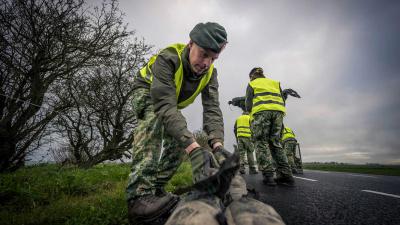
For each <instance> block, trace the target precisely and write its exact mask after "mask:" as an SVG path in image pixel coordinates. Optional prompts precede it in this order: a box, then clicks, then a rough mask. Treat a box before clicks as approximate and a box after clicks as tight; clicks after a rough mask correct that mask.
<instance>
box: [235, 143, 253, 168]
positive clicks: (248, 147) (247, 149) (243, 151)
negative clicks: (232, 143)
mask: <svg viewBox="0 0 400 225" xmlns="http://www.w3.org/2000/svg"><path fill="white" fill-rule="evenodd" d="M237 148H238V151H239V155H240V167H241V168H244V165H245V164H246V155H247V162H248V164H249V169H250V170H256V160H255V159H254V154H253V153H254V146H253V143H252V141H251V138H249V137H238V138H237Z"/></svg>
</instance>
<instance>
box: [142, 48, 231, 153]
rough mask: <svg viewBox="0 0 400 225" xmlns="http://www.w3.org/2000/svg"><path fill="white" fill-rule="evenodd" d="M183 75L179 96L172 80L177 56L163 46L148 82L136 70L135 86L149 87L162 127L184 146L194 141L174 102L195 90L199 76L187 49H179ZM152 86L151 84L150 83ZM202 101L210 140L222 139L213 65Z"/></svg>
mask: <svg viewBox="0 0 400 225" xmlns="http://www.w3.org/2000/svg"><path fill="white" fill-rule="evenodd" d="M182 65H183V71H184V77H183V82H182V87H181V91H180V93H179V97H178V99H177V98H176V86H175V82H174V75H175V71H176V70H177V69H178V67H179V58H178V55H177V53H176V52H175V51H174V50H172V49H164V50H162V51H161V52H160V53H159V55H158V57H157V59H156V61H155V62H154V64H153V65H152V68H151V69H152V71H153V74H154V77H153V82H152V84H151V85H149V84H148V83H146V81H144V79H143V78H142V77H141V76H140V75H139V73H137V74H136V77H135V81H134V86H135V87H144V88H150V94H151V98H152V101H153V104H154V111H155V113H156V114H157V115H158V116H160V117H161V118H162V121H163V125H164V128H165V131H166V132H167V133H168V134H169V135H171V136H173V137H174V138H175V139H176V140H178V141H179V142H180V143H181V144H182V145H183V146H184V147H187V146H189V145H190V144H191V143H193V142H194V137H193V134H192V133H191V132H190V131H189V130H188V129H187V123H186V119H185V117H184V116H183V115H182V113H181V112H180V111H179V110H178V108H177V104H178V103H179V102H182V101H184V100H186V99H188V98H189V97H190V96H191V95H192V94H193V93H194V92H195V90H196V88H197V86H198V85H199V83H200V80H201V77H202V76H196V75H195V74H194V73H193V72H192V70H191V67H190V63H189V50H188V49H187V47H185V49H184V50H183V52H182ZM150 86H151V87H150ZM201 99H202V104H203V130H204V131H205V132H206V133H207V134H208V136H209V143H210V144H211V145H212V144H214V143H215V142H218V141H219V142H223V138H224V122H223V117H222V112H221V109H220V107H219V100H218V99H219V97H218V80H217V70H216V69H215V68H214V71H213V74H212V77H211V80H210V82H209V83H208V85H207V86H206V87H205V88H204V89H203V90H202V92H201Z"/></svg>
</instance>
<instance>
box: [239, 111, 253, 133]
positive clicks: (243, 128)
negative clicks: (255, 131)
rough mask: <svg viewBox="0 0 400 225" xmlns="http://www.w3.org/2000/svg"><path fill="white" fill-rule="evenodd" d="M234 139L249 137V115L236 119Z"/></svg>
mask: <svg viewBox="0 0 400 225" xmlns="http://www.w3.org/2000/svg"><path fill="white" fill-rule="evenodd" d="M236 137H251V130H250V116H249V115H241V116H239V117H238V118H237V119H236Z"/></svg>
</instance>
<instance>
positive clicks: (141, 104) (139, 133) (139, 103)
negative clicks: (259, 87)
mask: <svg viewBox="0 0 400 225" xmlns="http://www.w3.org/2000/svg"><path fill="white" fill-rule="evenodd" d="M132 104H133V108H134V110H135V112H134V114H135V116H136V119H137V126H136V128H135V130H134V142H133V149H132V169H131V173H130V174H129V179H128V186H127V188H126V194H127V199H128V200H130V199H133V198H135V197H136V196H142V195H146V194H151V193H152V187H153V182H154V179H155V174H156V171H157V163H158V159H159V157H160V151H161V132H160V130H161V129H160V125H161V124H160V121H159V120H158V119H157V117H156V115H155V114H154V112H153V105H152V103H151V98H150V94H149V90H148V89H143V88H140V89H137V90H136V91H135V92H134V97H133V102H132Z"/></svg>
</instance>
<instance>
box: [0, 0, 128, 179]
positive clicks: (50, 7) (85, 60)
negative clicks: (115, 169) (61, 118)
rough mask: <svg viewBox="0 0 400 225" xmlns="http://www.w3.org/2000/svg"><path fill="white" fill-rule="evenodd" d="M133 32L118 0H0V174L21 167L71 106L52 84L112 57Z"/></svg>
mask: <svg viewBox="0 0 400 225" xmlns="http://www.w3.org/2000/svg"><path fill="white" fill-rule="evenodd" d="M129 33H130V32H128V31H127V30H126V27H125V26H124V25H123V22H122V13H120V12H119V10H118V7H117V4H116V2H115V1H114V0H111V1H110V2H109V3H103V4H102V5H101V6H100V7H99V8H93V9H92V8H87V7H86V6H85V5H84V0H14V1H9V0H0V85H1V90H0V172H4V171H13V170H16V169H18V168H19V167H20V166H22V165H23V162H24V160H25V157H26V156H27V155H28V154H29V153H31V152H32V151H34V150H35V149H37V148H38V147H40V145H41V142H40V140H41V137H42V136H43V131H44V130H45V128H46V127H47V125H48V124H49V122H50V121H52V120H53V119H54V118H55V117H56V116H57V114H58V112H62V111H64V110H66V109H68V108H69V107H71V106H72V102H71V101H60V99H58V98H57V97H55V95H54V94H52V93H49V90H50V89H51V87H52V86H53V85H54V84H55V83H57V82H62V81H65V80H68V79H70V77H71V76H72V75H73V74H74V73H75V72H76V71H78V70H80V69H81V68H84V67H86V66H92V65H96V64H97V63H98V61H99V59H100V58H104V57H109V56H110V55H111V52H112V51H111V50H112V47H113V46H114V44H115V43H116V42H118V40H120V39H121V38H123V37H125V36H127V35H129Z"/></svg>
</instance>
